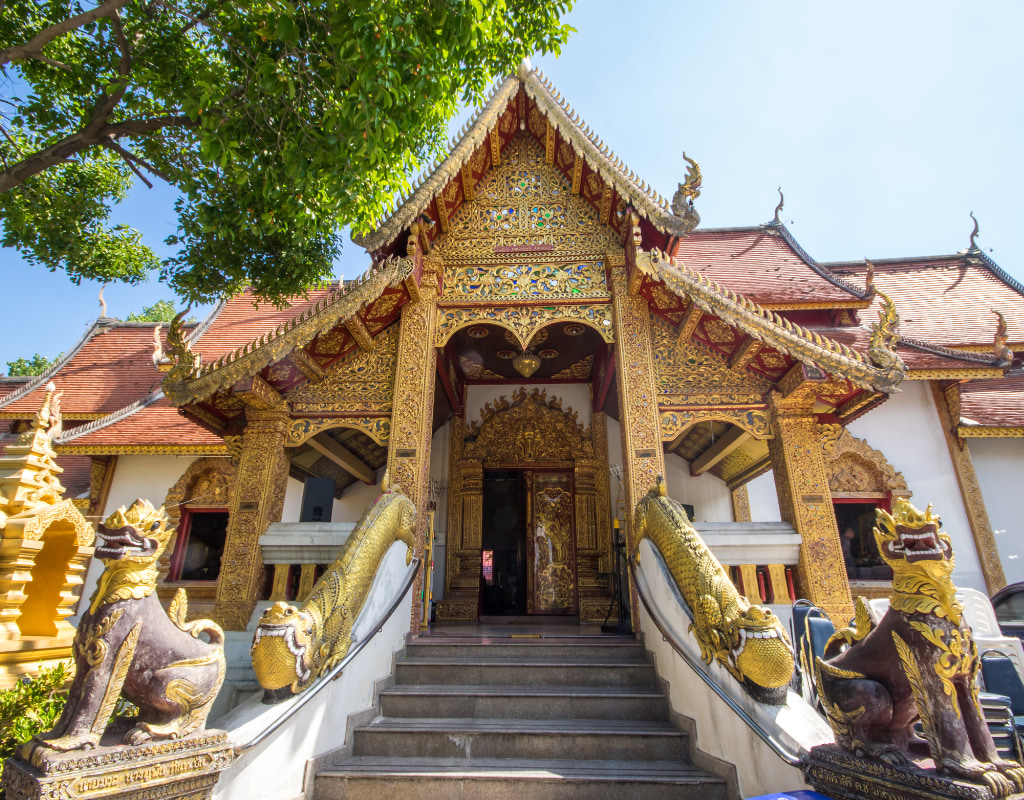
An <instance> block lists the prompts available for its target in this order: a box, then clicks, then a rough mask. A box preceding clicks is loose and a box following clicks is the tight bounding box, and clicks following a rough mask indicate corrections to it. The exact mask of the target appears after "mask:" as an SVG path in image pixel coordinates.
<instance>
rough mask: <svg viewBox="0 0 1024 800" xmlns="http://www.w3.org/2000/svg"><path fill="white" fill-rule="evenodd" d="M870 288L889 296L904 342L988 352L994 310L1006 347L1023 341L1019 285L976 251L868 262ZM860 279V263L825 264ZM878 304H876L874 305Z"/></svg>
mask: <svg viewBox="0 0 1024 800" xmlns="http://www.w3.org/2000/svg"><path fill="white" fill-rule="evenodd" d="M871 263H872V264H873V265H874V281H875V285H876V286H877V287H878V288H879V289H881V290H882V291H883V292H885V293H886V294H887V295H888V296H889V297H891V298H892V300H893V302H894V303H895V304H896V309H897V311H898V312H899V315H900V333H901V334H902V335H903V336H904V337H906V338H907V339H909V340H916V341H919V342H928V343H931V344H936V345H945V346H946V347H974V348H978V349H984V350H987V351H988V352H991V348H992V340H993V336H994V334H995V331H996V316H995V315H994V314H993V313H992V312H993V311H999V312H1001V313H1002V314H1003V315H1004V316H1005V317H1006V325H1007V330H1008V334H1009V343H1010V346H1011V348H1012V347H1013V346H1014V344H1017V345H1018V346H1019V345H1021V344H1022V343H1024V286H1022V285H1021V284H1020V283H1019V282H1018V281H1016V280H1014V279H1013V278H1011V277H1010V276H1009V275H1007V274H1006V272H1004V271H1003V270H1002V269H1000V267H999V266H998V265H997V264H996V263H995V262H994V261H992V260H991V259H990V258H988V256H986V255H985V254H984V253H983V252H982V251H981V250H978V249H972V250H968V251H966V252H964V253H957V254H955V255H948V256H930V257H924V258H901V259H884V260H879V261H874V260H873V261H872V262H871ZM828 266H829V267H830V268H832V269H833V270H834V271H836V272H838V273H840V274H842V275H847V276H851V277H852V276H857V277H858V278H861V279H862V278H863V276H864V274H865V273H866V272H867V265H866V263H864V262H845V263H836V264H829V265H828ZM879 302H880V301H879Z"/></svg>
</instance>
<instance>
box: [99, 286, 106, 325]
mask: <svg viewBox="0 0 1024 800" xmlns="http://www.w3.org/2000/svg"><path fill="white" fill-rule="evenodd" d="M106 288H107V284H103V285H102V286H101V287H100V297H99V300H100V319H106V318H107V301H106V300H104V299H103V290H104V289H106Z"/></svg>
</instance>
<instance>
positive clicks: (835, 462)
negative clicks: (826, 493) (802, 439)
mask: <svg viewBox="0 0 1024 800" xmlns="http://www.w3.org/2000/svg"><path fill="white" fill-rule="evenodd" d="M821 449H822V450H823V451H824V453H825V459H826V462H825V463H826V466H827V467H828V471H829V479H828V485H829V489H830V490H831V491H832V493H833V494H836V493H841V494H846V493H861V492H869V493H874V494H886V493H888V492H892V493H893V494H894V495H900V496H903V497H910V496H911V492H910V490H909V489H908V488H907V482H906V480H905V479H904V477H903V473H902V472H897V471H896V470H895V468H893V466H892V465H891V464H890V463H889V462H888V461H887V460H886V458H885V456H884V455H882V454H881V453H880V452H879V451H878V450H875V449H874V448H873V447H871V446H870V445H869V444H868V443H867V442H865V441H864V440H863V439H858V438H857V437H856V436H853V435H852V434H851V433H850V432H849V431H848V430H847V429H846V428H844V427H843V426H842V425H834V424H830V425H822V426H821Z"/></svg>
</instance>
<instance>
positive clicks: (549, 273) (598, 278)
mask: <svg viewBox="0 0 1024 800" xmlns="http://www.w3.org/2000/svg"><path fill="white" fill-rule="evenodd" d="M584 297H598V298H605V299H606V298H607V297H608V288H607V287H606V286H605V282H604V264H603V263H602V262H600V261H596V262H583V263H580V262H575V261H573V262H570V263H568V264H511V265H503V266H497V267H457V268H454V269H452V270H449V274H448V276H447V277H446V278H445V292H444V298H445V300H448V301H462V302H477V301H480V302H489V303H493V302H495V301H502V300H504V301H505V302H508V301H509V300H513V301H516V300H520V301H521V300H530V299H545V300H550V299H556V298H569V299H576V298H584Z"/></svg>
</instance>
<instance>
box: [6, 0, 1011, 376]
mask: <svg viewBox="0 0 1024 800" xmlns="http://www.w3.org/2000/svg"><path fill="white" fill-rule="evenodd" d="M568 21H569V22H570V24H572V25H573V26H574V27H576V29H577V33H576V34H574V35H573V36H572V38H571V39H570V41H569V43H568V44H567V45H566V47H565V48H564V50H563V53H562V55H561V57H560V58H558V59H555V58H553V57H543V58H535V59H534V64H535V65H537V66H540V68H541V69H542V70H544V72H545V74H546V75H547V76H548V77H549V78H551V79H552V80H553V81H554V82H555V85H556V86H557V87H558V89H559V90H560V91H561V92H562V94H563V95H565V96H566V97H567V98H568V100H569V102H570V103H571V104H572V105H573V106H574V107H575V109H576V110H577V111H578V112H579V113H580V115H581V116H582V117H583V118H584V119H585V120H586V122H587V123H588V124H589V125H590V126H591V127H592V128H593V129H595V130H596V131H597V132H598V134H599V135H600V136H601V137H602V138H603V139H604V141H605V142H606V143H607V144H608V145H609V146H610V147H611V148H612V149H613V150H615V152H616V153H617V154H618V155H619V156H621V157H622V158H623V159H624V160H625V162H626V163H627V164H628V165H629V166H630V167H631V168H632V169H633V170H634V171H635V172H637V174H639V175H640V176H641V177H642V178H643V179H644V180H646V181H647V182H648V183H649V184H651V185H653V186H654V188H655V189H657V190H658V191H659V192H661V193H662V194H663V195H665V196H666V197H671V196H672V194H673V192H674V191H675V188H676V183H677V182H678V181H679V180H682V178H683V176H684V175H685V172H686V165H685V163H684V162H683V160H682V155H681V153H682V151H683V150H686V152H687V155H689V156H691V157H693V158H695V159H697V161H698V162H699V163H700V165H701V169H702V170H703V173H704V191H703V194H702V195H701V197H700V198H699V200H698V201H697V207H698V209H699V210H700V213H701V216H702V218H703V222H702V227H706V228H708V227H726V226H733V225H755V224H758V223H761V222H765V221H767V220H769V219H771V217H772V212H773V209H774V207H775V204H776V202H777V200H778V194H777V192H776V187H777V186H779V185H781V186H782V187H783V191H784V192H785V195H786V206H785V210H784V211H783V214H782V217H783V219H784V220H785V221H786V223H787V225H789V227H790V230H791V231H792V232H793V234H794V236H796V238H797V240H798V241H799V242H800V243H801V244H802V245H803V246H804V248H805V249H806V250H807V251H808V252H809V253H810V254H811V255H812V256H814V257H815V258H817V259H818V260H819V261H834V260H845V259H859V258H863V257H865V256H867V257H870V258H886V257H895V256H915V255H934V254H939V253H951V252H955V251H957V250H960V249H962V248H964V247H966V246H967V243H968V238H969V234H970V230H971V220H970V218H969V217H968V212H969V211H972V210H973V211H974V212H975V214H976V215H977V216H978V218H979V220H980V223H981V235H980V237H979V243H980V244H981V245H982V246H983V247H984V248H985V249H986V250H990V255H991V256H992V257H993V258H994V259H995V260H996V261H997V262H998V263H999V264H1000V265H1001V266H1002V267H1003V268H1004V269H1006V270H1007V271H1008V272H1010V273H1011V274H1012V275H1014V276H1016V277H1018V278H1020V279H1024V241H1022V240H1021V237H1020V235H1019V234H1018V232H1017V231H1018V230H1019V226H1020V220H1021V219H1022V217H1024V213H1022V212H1024V200H1022V194H1021V193H1022V187H1024V156H1022V151H1021V140H1022V137H1021V132H1022V130H1024V92H1022V86H1021V84H1022V80H1024V48H1022V47H1020V44H1019V38H1020V35H1021V32H1022V31H1024V3H1019V2H994V1H993V0H987V1H986V2H985V3H966V2H941V1H940V2H934V1H933V2H897V3H894V2H891V1H890V2H859V3H842V4H840V3H822V2H773V3H767V2H753V0H745V1H744V2H740V1H739V0H721V1H720V2H714V3H712V2H704V3H696V2H684V1H683V0H675V2H669V1H668V0H666V1H665V2H654V0H640V2H633V3H622V2H614V3H613V2H606V0H579V2H578V7H577V9H576V10H575V11H573V13H572V14H571V15H570V17H569V20H568ZM459 125H461V121H457V122H456V123H455V126H456V127H457V126H459ZM173 199H174V193H173V191H171V190H169V189H168V188H167V187H161V186H157V188H155V189H153V190H148V189H146V188H145V187H140V188H138V189H136V190H135V191H134V192H133V194H132V196H131V198H130V199H129V201H128V202H126V203H125V204H123V205H122V207H121V208H120V209H119V211H118V217H119V219H120V220H123V221H125V222H128V223H130V224H132V225H134V226H135V227H137V228H138V229H139V230H141V231H142V232H143V234H144V236H145V237H146V240H147V241H148V242H149V243H150V245H151V246H153V247H154V248H156V249H157V250H158V251H161V250H163V249H164V248H163V245H162V240H163V238H164V237H165V236H167V235H168V234H169V233H171V232H172V231H173V229H174V225H175V218H174V213H173V208H172V205H173ZM366 264H367V260H366V257H365V255H364V254H363V252H362V250H360V248H358V247H357V246H356V245H354V244H352V243H351V242H347V240H346V246H345V252H344V254H343V256H342V259H341V261H340V263H339V272H341V273H343V274H344V275H345V276H353V275H355V274H357V273H359V272H361V271H362V270H363V269H364V268H365V266H366ZM0 278H2V280H3V285H4V287H5V289H6V292H7V297H6V300H7V303H6V307H5V309H4V314H3V316H2V317H0V370H5V369H6V368H5V366H4V362H6V361H9V360H12V359H14V358H17V357H19V356H29V355H31V354H33V353H35V352H40V353H42V354H43V355H46V356H51V357H52V356H54V355H56V354H57V353H58V352H60V351H61V350H64V349H67V348H69V347H71V346H72V345H73V344H74V342H75V341H76V340H77V339H78V338H79V337H80V336H81V335H82V333H83V332H84V331H85V329H86V328H87V327H88V325H89V324H90V323H91V321H92V320H94V319H95V318H96V316H97V315H98V314H99V305H98V303H97V300H96V297H97V294H98V291H99V287H98V286H97V285H94V284H85V283H83V284H82V285H81V286H77V287H76V286H73V285H72V284H71V283H70V282H69V281H68V280H67V279H66V278H65V277H64V275H63V273H52V274H51V273H48V272H46V271H44V270H40V269H36V268H30V267H27V266H26V265H24V264H23V263H22V262H21V260H20V258H19V257H18V254H17V253H15V252H13V251H10V250H0ZM105 297H106V300H107V304H108V313H109V314H110V315H111V316H117V317H121V318H124V317H126V316H127V315H128V314H129V313H130V312H132V311H136V310H138V309H140V308H141V307H142V306H144V305H148V304H151V303H152V302H154V301H155V300H157V299H160V298H164V297H167V298H169V297H170V293H169V292H168V290H167V289H166V288H165V287H163V286H161V285H160V284H158V283H156V282H155V281H153V282H151V283H149V284H147V285H144V286H141V287H134V288H133V287H124V286H117V285H111V286H109V287H108V288H107V290H106V292H105ZM1010 333H1011V338H1021V337H1020V335H1019V334H1018V335H1014V332H1013V331H1011V332H1010Z"/></svg>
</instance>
